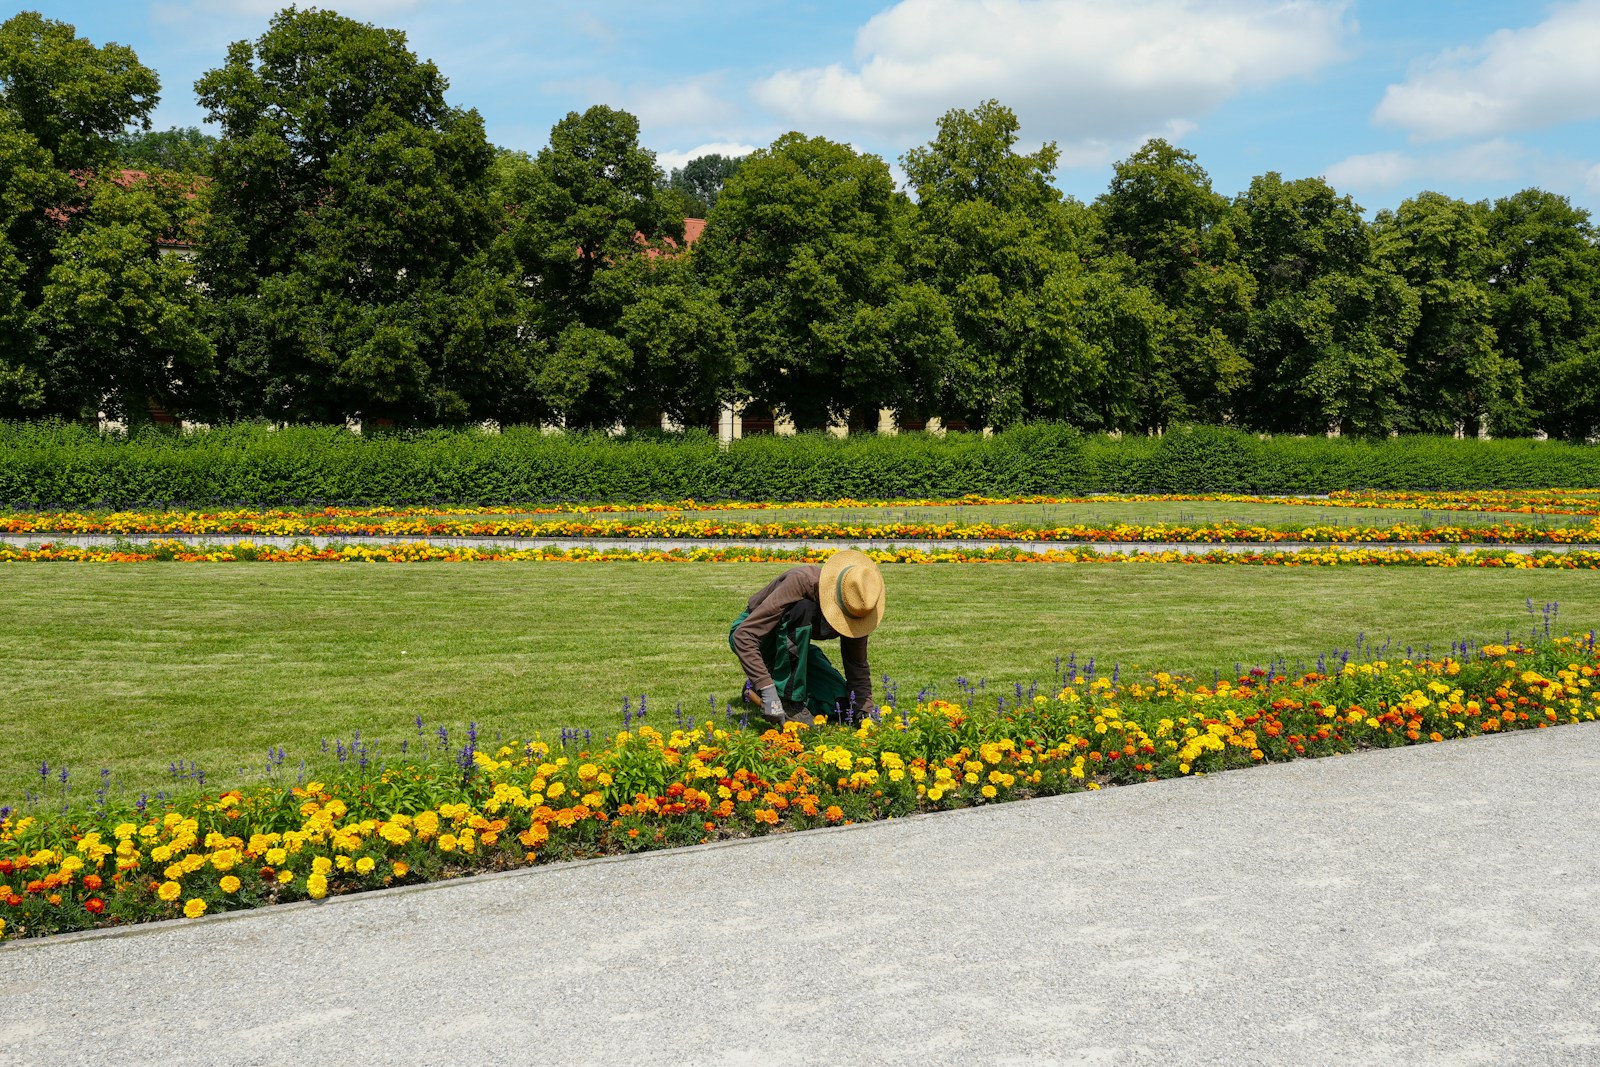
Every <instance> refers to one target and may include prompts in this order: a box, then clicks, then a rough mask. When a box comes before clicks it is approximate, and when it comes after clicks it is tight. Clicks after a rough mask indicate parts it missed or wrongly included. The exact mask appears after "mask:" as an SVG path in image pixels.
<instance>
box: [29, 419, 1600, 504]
mask: <svg viewBox="0 0 1600 1067" xmlns="http://www.w3.org/2000/svg"><path fill="white" fill-rule="evenodd" d="M1553 486H1561V487H1571V488H1578V487H1600V448H1593V447H1587V446H1582V445H1567V444H1560V443H1555V442H1535V441H1526V440H1507V441H1475V440H1466V441H1457V440H1451V439H1448V438H1432V437H1413V438H1395V439H1391V440H1385V441H1360V440H1351V439H1343V440H1328V439H1325V438H1320V437H1317V438H1281V437H1280V438H1270V439H1265V440H1263V439H1260V438H1257V437H1255V436H1252V435H1250V434H1245V433H1240V432H1237V431H1234V430H1228V429H1221V428H1216V427H1187V428H1181V429H1177V430H1174V431H1172V432H1169V433H1167V434H1166V435H1165V436H1163V437H1159V438H1147V437H1132V438H1122V439H1112V438H1108V437H1103V436H1097V437H1085V436H1082V435H1080V434H1078V433H1077V432H1076V431H1074V430H1072V429H1071V428H1069V427H1064V426H1055V425H1027V426H1019V427H1016V428H1014V429H1011V430H1007V431H1006V432H1004V433H1000V434H996V435H994V436H993V437H989V438H985V437H983V436H981V435H977V434H949V435H947V436H945V437H943V438H939V437H930V436H927V435H923V434H904V435H901V436H898V437H878V436H876V435H871V436H859V437H851V438H846V439H838V438H833V437H829V436H825V435H815V436H812V435H804V436H800V437H756V438H746V439H744V440H741V441H735V442H734V443H733V444H732V445H731V446H729V447H726V448H724V447H722V446H720V445H719V444H718V443H717V442H716V440H715V439H713V438H711V437H708V436H706V435H704V434H699V433H695V434H686V435H681V436H672V437H667V436H659V435H651V436H646V437H640V438H623V439H611V438H606V437H598V436H590V435H578V434H545V433H540V432H539V431H537V430H534V429H526V428H512V429H508V430H506V431H505V432H502V433H498V434H486V433H481V432H478V431H427V432H421V433H410V434H388V435H382V436H368V437H359V436H356V435H353V434H351V433H349V432H347V431H345V430H343V429H339V428H331V427H300V428H291V429H284V430H276V431H273V430H269V429H266V428H264V427H260V426H250V425H244V426H232V427H225V428H221V429H215V430H209V431H204V432H199V433H191V434H180V433H173V432H169V431H158V430H146V431H142V432H140V433H138V434H136V435H134V436H132V437H125V436H122V435H118V434H100V433H97V432H95V431H93V430H90V429H86V428H83V427H79V426H72V425H64V424H56V423H48V424H0V507H5V508H10V509H26V508H48V507H80V508H81V507H123V508H131V507H176V506H190V507H225V506H229V505H256V506H272V505H304V504H312V505H316V504H396V505H399V504H444V503H454V504H474V503H484V504H488V503H504V502H513V501H521V502H533V501H546V502H549V501H594V502H602V501H604V502H622V501H636V502H643V501H658V500H683V499H695V500H773V501H778V500H807V499H809V500H818V499H835V498H839V497H854V498H857V499H873V498H896V497H898V498H950V497H958V496H962V495H964V494H968V493H978V494H984V495H994V496H1009V495H1032V494H1070V493H1085V492H1247V493H1322V492H1328V491H1331V490H1335V489H1367V488H1373V489H1493V488H1507V489H1512V488H1530V487H1553Z"/></svg>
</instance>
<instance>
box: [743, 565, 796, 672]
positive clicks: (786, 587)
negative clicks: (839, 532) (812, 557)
mask: <svg viewBox="0 0 1600 1067" xmlns="http://www.w3.org/2000/svg"><path fill="white" fill-rule="evenodd" d="M807 569H808V568H806V567H794V568H791V569H790V570H788V571H786V572H784V574H783V575H782V576H781V577H779V578H778V580H777V581H776V582H774V583H772V584H771V585H769V586H767V588H766V589H764V590H762V591H761V593H759V594H757V597H758V598H759V599H758V600H756V601H755V602H753V603H752V604H751V607H750V614H749V615H748V616H747V617H746V618H745V620H744V622H742V623H740V624H739V628H738V629H737V630H735V631H733V650H734V652H735V653H737V654H738V656H739V663H740V665H741V666H743V667H744V673H745V677H746V678H749V679H750V686H751V688H753V689H754V690H755V691H756V692H758V693H759V692H762V691H763V690H765V689H766V688H767V687H768V686H770V685H772V684H773V683H772V673H771V671H769V670H768V669H767V664H766V661H764V660H763V659H762V658H761V642H762V640H763V639H764V638H765V637H766V636H767V635H768V634H770V633H772V632H773V631H774V630H776V629H777V628H778V623H780V622H782V621H783V613H784V612H786V611H788V610H789V605H790V604H793V603H794V602H795V601H796V600H799V599H801V598H802V597H805V596H807V595H809V593H811V592H815V590H816V576H815V575H814V574H813V575H809V577H810V579H811V580H810V582H809V588H808V583H807V581H806V579H807V577H808V575H807V574H806V571H807ZM809 569H810V570H812V571H815V570H816V568H814V567H813V568H809Z"/></svg>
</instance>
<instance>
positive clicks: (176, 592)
mask: <svg viewBox="0 0 1600 1067" xmlns="http://www.w3.org/2000/svg"><path fill="white" fill-rule="evenodd" d="M782 566H783V565H781V564H777V565H774V564H684V565H667V564H629V563H621V564H529V563H522V564H516V563H512V564H477V565H461V564H437V565H435V564H424V565H375V566H357V565H334V564H248V563H245V564H222V565H203V566H202V565H182V564H171V565H166V564H144V565H114V566H93V565H68V564H59V565H46V564H38V565H14V566H9V567H3V568H0V596H3V598H4V603H5V606H6V610H5V612H4V615H3V617H0V691H3V692H4V693H5V694H6V696H5V700H4V703H3V704H0V738H3V743H0V800H4V799H6V798H15V797H16V796H18V795H19V794H20V793H21V792H22V791H23V790H24V789H26V788H29V787H30V786H36V785H37V784H38V782H39V779H38V777H37V770H38V767H39V764H40V762H41V761H48V762H49V763H50V764H51V766H52V768H57V767H59V766H60V765H62V764H63V763H65V764H66V765H68V766H69V767H70V769H71V777H72V780H73V781H74V782H77V783H80V785H78V786H77V787H76V788H78V789H79V790H80V791H82V792H87V791H88V790H89V789H92V786H93V781H92V780H94V779H97V777H98V775H99V772H100V769H101V768H103V767H105V768H110V769H112V770H113V771H114V772H115V774H116V775H117V777H118V780H119V781H121V782H122V783H123V785H124V786H125V787H128V788H146V787H151V788H160V786H161V784H162V779H163V778H164V777H165V776H166V767H167V765H168V763H169V762H170V761H174V760H178V759H188V760H193V761H195V762H196V763H198V764H199V765H200V766H201V767H202V768H205V769H206V770H207V772H208V774H209V778H208V781H212V782H229V781H242V780H245V779H246V778H247V777H249V776H250V775H253V774H254V773H255V770H254V769H255V768H257V767H258V766H259V765H260V764H261V762H262V761H263V759H264V756H265V753H266V751H267V748H268V746H271V745H279V744H281V745H284V746H286V747H287V748H288V750H289V755H290V764H291V766H293V765H294V764H295V763H296V762H297V761H298V759H299V757H301V756H311V755H314V754H316V753H317V752H318V751H319V750H320V739H321V738H324V737H334V736H340V735H342V736H345V737H348V736H349V735H350V733H351V731H353V730H356V729H360V730H362V731H363V735H364V736H369V737H370V736H372V735H373V734H381V735H385V736H387V737H390V738H399V737H401V736H404V735H406V734H407V733H408V732H412V733H414V728H413V727H412V725H411V724H412V721H413V717H414V716H418V715H420V716H421V717H422V718H423V719H424V720H425V722H426V723H427V728H428V729H429V730H430V731H432V730H434V729H436V728H437V727H439V726H441V725H443V726H446V727H448V728H449V729H450V730H451V731H453V732H454V733H455V734H456V735H457V736H459V733H460V731H461V729H462V728H463V727H464V726H465V725H466V724H467V723H468V722H469V721H476V722H477V723H478V724H479V726H480V729H481V730H482V731H483V732H484V733H485V734H486V736H487V737H489V738H490V739H492V738H493V737H494V736H495V735H496V733H497V732H498V733H500V734H502V735H503V736H505V737H511V736H521V735H528V734H531V733H532V732H533V731H543V732H544V733H545V734H546V736H549V735H550V734H552V733H555V732H557V731H559V729H560V728H561V727H563V726H571V727H579V728H588V729H591V730H601V729H606V730H610V729H615V728H617V727H619V726H620V709H621V705H622V700H623V698H624V697H630V698H632V699H633V700H634V702H635V703H637V700H638V698H639V696H640V694H648V697H649V704H650V707H651V709H652V713H651V714H652V719H653V720H654V721H655V722H656V723H657V725H660V726H663V727H665V726H669V725H670V724H671V722H672V718H673V716H672V710H673V708H674V706H675V705H676V704H677V703H678V702H680V701H681V702H682V703H683V705H684V707H685V708H687V709H691V710H693V711H695V712H702V711H704V710H707V709H708V708H709V706H710V699H709V698H713V697H714V700H715V703H716V706H717V707H718V708H719V709H720V708H721V707H722V706H723V705H724V704H725V703H726V702H727V701H728V700H729V699H730V698H736V697H737V696H738V693H739V689H740V686H741V684H742V675H741V673H740V671H739V668H738V665H737V663H736V661H735V660H734V658H733V655H732V653H731V652H730V651H729V650H728V647H727V643H726V634H727V628H728V624H729V622H730V621H731V619H732V618H733V616H734V615H735V614H736V613H737V612H738V610H739V609H740V607H741V606H742V604H743V602H744V600H745V598H746V597H748V596H749V594H750V593H752V592H753V591H755V590H756V589H758V588H759V587H760V586H761V585H763V584H764V583H765V582H766V581H767V580H768V579H770V578H771V577H772V576H773V575H774V574H776V573H778V572H779V571H780V570H781V569H782ZM885 570H886V574H887V579H888V586H889V591H890V601H889V611H888V615H887V620H886V622H885V623H884V626H883V629H882V630H881V631H880V633H879V634H877V635H875V636H874V638H873V641H872V663H873V668H874V670H875V672H876V673H878V674H880V675H881V674H883V673H887V674H889V675H891V676H892V677H893V678H894V679H896V680H897V681H898V682H899V684H900V692H901V694H902V696H906V695H911V694H915V692H916V691H917V690H918V688H920V687H924V686H927V687H943V688H944V690H945V691H946V692H949V691H951V689H952V680H953V679H954V678H955V676H956V675H958V674H961V675H966V676H968V677H970V678H972V679H974V680H977V679H978V678H984V679H986V680H987V681H988V683H989V684H990V685H994V684H1006V685H1009V684H1010V683H1012V682H1014V681H1017V680H1023V681H1026V680H1027V679H1030V678H1036V677H1038V678H1044V679H1049V678H1050V676H1051V675H1052V673H1053V661H1054V658H1055V657H1056V656H1057V655H1062V656H1066V655H1068V654H1071V653H1076V654H1077V655H1078V657H1079V660H1080V662H1082V661H1084V660H1087V658H1088V657H1090V656H1093V657H1095V658H1096V659H1097V661H1098V662H1099V663H1100V664H1101V665H1102V667H1104V668H1106V669H1109V668H1110V666H1111V665H1113V664H1120V665H1121V668H1122V669H1123V670H1124V671H1131V670H1135V669H1145V670H1148V669H1154V668H1164V669H1175V668H1176V669H1184V670H1190V671H1194V672H1197V673H1203V674H1205V675H1207V676H1209V675H1210V674H1211V671H1212V669H1213V668H1221V669H1222V670H1223V671H1225V672H1231V669H1232V667H1233V664H1234V663H1235V662H1236V661H1238V662H1243V663H1244V664H1246V665H1247V666H1248V665H1250V664H1264V663H1266V662H1267V661H1269V660H1271V659H1273V658H1279V657H1281V658H1284V659H1286V660H1287V661H1288V662H1289V664H1290V665H1291V666H1292V665H1293V664H1294V663H1295V662H1296V661H1302V662H1304V663H1307V664H1309V663H1314V662H1315V660H1316V657H1317V655H1318V654H1319V653H1320V652H1324V651H1328V650H1332V649H1335V648H1349V647H1350V646H1351V645H1352V643H1353V642H1354V640H1355V638H1356V635H1357V634H1358V633H1361V632H1363V631H1364V632H1365V633H1366V635H1367V637H1368V639H1369V640H1372V641H1379V642H1381V641H1382V640H1383V639H1384V638H1386V637H1387V638H1391V639H1392V640H1393V641H1394V645H1395V650H1396V651H1398V650H1400V649H1401V648H1403V646H1405V645H1407V644H1411V645H1415V646H1417V649H1418V651H1419V652H1420V650H1421V646H1422V645H1423V644H1424V643H1426V642H1432V643H1433V644H1434V645H1435V647H1440V646H1446V647H1447V646H1448V644H1449V642H1450V641H1451V640H1454V639H1458V638H1465V637H1474V638H1478V639H1494V638H1500V637H1503V636H1504V634H1505V631H1506V630H1507V629H1511V630H1513V631H1516V632H1519V633H1525V632H1526V631H1527V629H1528V617H1527V609H1526V607H1525V604H1524V601H1525V600H1526V599H1527V598H1532V600H1533V601H1534V602H1535V603H1536V604H1537V605H1543V604H1544V603H1546V602H1551V601H1558V602H1560V604H1561V620H1562V623H1563V624H1564V625H1565V626H1568V627H1580V626H1581V627H1584V628H1587V627H1589V626H1592V625H1596V624H1597V623H1600V582H1596V581H1595V579H1594V576H1593V575H1592V574H1591V573H1589V572H1581V571H1580V572H1564V571H1537V572H1517V571H1443V570H1423V569H1409V568H1408V569H1399V568H1395V569H1360V570H1357V569H1348V570H1346V569H1312V568H1307V569H1303V570H1284V569H1278V568H1270V569H1268V568H1261V567H1226V566H1183V565H1176V564H1167V565H1114V564H1105V565H1090V564H1084V565H1050V564H1027V565H1024V564H1011V565H943V566H910V565H906V566H890V567H886V568H885ZM1135 665H1137V668H1136V667H1135ZM880 697H881V693H880Z"/></svg>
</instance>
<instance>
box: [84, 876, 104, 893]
mask: <svg viewBox="0 0 1600 1067" xmlns="http://www.w3.org/2000/svg"><path fill="white" fill-rule="evenodd" d="M102 885H105V883H104V882H102V881H101V880H100V876H99V875H98V874H86V875H84V876H83V888H85V889H87V890H89V891H90V892H93V891H94V890H96V889H99V888H100V887H101V886H102Z"/></svg>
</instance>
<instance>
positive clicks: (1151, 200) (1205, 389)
mask: <svg viewBox="0 0 1600 1067" xmlns="http://www.w3.org/2000/svg"><path fill="white" fill-rule="evenodd" d="M1094 206H1095V211H1096V213H1097V214H1098V215H1099V217H1100V224H1101V225H1100V246H1101V248H1100V250H1101V254H1102V255H1104V256H1107V257H1111V258H1112V259H1113V260H1114V261H1115V262H1118V263H1120V264H1122V265H1123V269H1124V270H1126V271H1127V277H1128V280H1129V281H1130V282H1131V283H1133V284H1138V285H1143V286H1146V287H1148V288H1149V289H1150V290H1151V291H1153V292H1154V293H1155V294H1156V295H1157V296H1158V297H1159V298H1160V300H1161V301H1162V302H1163V303H1164V304H1165V305H1166V307H1167V308H1168V310H1169V311H1170V313H1171V314H1170V319H1169V328H1168V330H1167V332H1166V335H1165V337H1164V339H1163V341H1162V343H1161V346H1160V351H1159V355H1158V358H1157V360H1156V363H1155V366H1154V367H1153V368H1152V373H1153V375H1154V378H1153V381H1152V382H1151V386H1150V389H1149V391H1148V396H1149V402H1150V404H1151V405H1152V406H1151V407H1150V408H1148V409H1147V410H1146V412H1145V413H1144V419H1145V421H1146V422H1147V423H1148V424H1149V425H1151V426H1162V425H1165V424H1167V423H1169V422H1172V421H1174V420H1178V419H1202V420H1205V421H1213V422H1215V421H1220V420H1222V419H1223V418H1225V417H1227V416H1229V415H1231V414H1232V408H1233V396H1234V394H1235V393H1237V392H1238V390H1239V389H1240V388H1241V387H1242V386H1243V385H1244V384H1245V382H1246V381H1248V380H1249V374H1250V364H1249V361H1248V360H1247V359H1246V357H1245V355H1244V352H1243V350H1242V346H1243V342H1244V338H1245V334H1246V331H1247V330H1248V328H1249V321H1250V306H1251V302H1252V301H1253V299H1254V297H1255V280H1254V279H1253V278H1252V277H1251V276H1250V273H1249V271H1247V270H1245V269H1244V266H1243V265H1242V264H1241V263H1240V262H1239V259H1238V256H1239V252H1238V246H1237V242H1236V240H1235V235H1234V232H1233V227H1232V219H1231V212H1230V209H1229V205H1228V202H1227V200H1226V198H1224V197H1222V196H1220V195H1218V194H1217V193H1215V192H1213V191H1212V189H1211V179H1210V177H1209V176H1208V175H1207V174H1206V172H1205V170H1204V169H1203V168H1202V167H1201V166H1200V165H1199V163H1197V162H1196V160H1195V156H1194V153H1192V152H1188V151H1185V150H1184V149H1181V148H1177V147H1174V146H1173V145H1170V144H1168V143H1167V142H1166V141H1164V140H1161V139H1159V138H1156V139H1153V140H1150V141H1148V142H1146V143H1145V145H1144V146H1143V147H1142V148H1140V149H1139V151H1137V152H1135V153H1134V154H1133V155H1132V156H1130V157H1128V158H1127V159H1125V160H1123V161H1122V162H1120V163H1118V164H1116V167H1115V172H1114V175H1113V177H1112V180H1111V185H1110V188H1109V189H1108V190H1107V191H1106V192H1105V193H1104V194H1103V195H1102V196H1100V197H1099V199H1097V200H1096V201H1095V204H1094Z"/></svg>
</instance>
